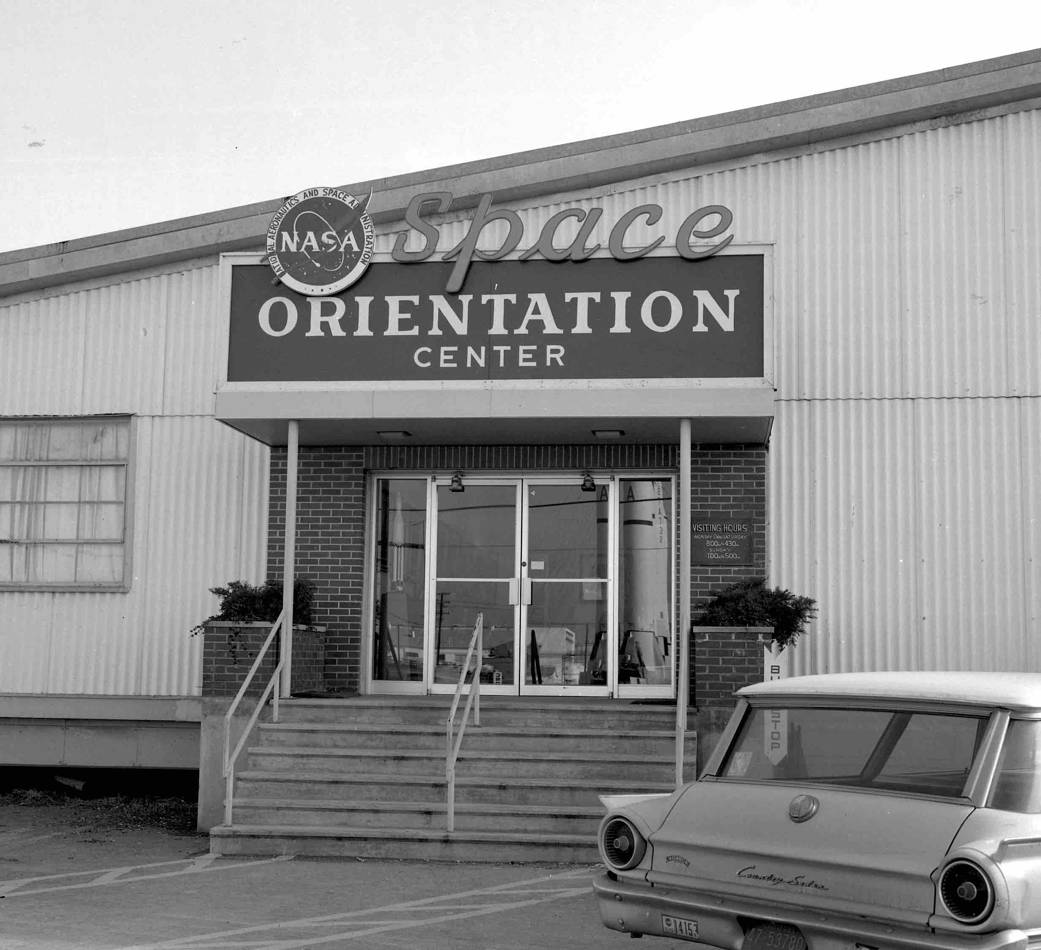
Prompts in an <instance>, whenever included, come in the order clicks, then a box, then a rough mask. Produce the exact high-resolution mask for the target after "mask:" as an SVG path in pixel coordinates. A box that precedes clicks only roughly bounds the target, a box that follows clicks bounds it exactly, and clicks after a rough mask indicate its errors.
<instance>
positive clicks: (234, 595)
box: [191, 578, 314, 637]
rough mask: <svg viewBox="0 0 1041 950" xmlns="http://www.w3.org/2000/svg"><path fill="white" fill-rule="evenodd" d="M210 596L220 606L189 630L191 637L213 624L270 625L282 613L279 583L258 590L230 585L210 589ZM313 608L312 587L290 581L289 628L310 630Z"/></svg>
mask: <svg viewBox="0 0 1041 950" xmlns="http://www.w3.org/2000/svg"><path fill="white" fill-rule="evenodd" d="M210 593H211V594H216V595H217V596H218V597H219V598H220V606H219V608H218V610H217V612H216V613H215V614H213V615H212V616H210V617H207V618H206V619H205V620H203V621H200V622H199V623H197V624H196V625H195V626H194V627H192V629H191V635H192V636H193V637H194V636H196V635H197V634H200V633H202V631H203V629H204V628H205V626H206V624H208V623H211V622H214V621H220V620H223V621H231V622H240V623H249V622H251V621H262V622H265V623H274V622H275V621H276V620H278V615H279V614H280V613H281V612H282V582H281V581H273V580H269V581H265V582H264V583H263V584H260V585H258V586H254V585H252V584H247V583H246V582H245V581H230V582H229V583H228V585H227V586H226V587H211V588H210ZM313 605H314V584H312V583H311V581H309V580H306V579H304V578H297V579H296V580H295V581H293V624H294V625H301V626H305V627H309V626H311V625H312V607H313Z"/></svg>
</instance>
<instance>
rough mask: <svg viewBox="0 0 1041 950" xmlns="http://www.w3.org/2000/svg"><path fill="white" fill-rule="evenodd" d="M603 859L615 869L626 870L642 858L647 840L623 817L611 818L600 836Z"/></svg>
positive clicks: (634, 865)
mask: <svg viewBox="0 0 1041 950" xmlns="http://www.w3.org/2000/svg"><path fill="white" fill-rule="evenodd" d="M600 841H601V844H602V846H603V851H604V859H605V860H606V861H607V863H608V864H609V865H610V866H611V867H612V868H614V869H615V870H616V871H628V870H629V869H630V868H634V867H636V865H637V864H639V863H640V862H641V861H642V860H643V856H644V853H645V852H646V851H647V841H646V840H645V839H644V837H643V835H641V834H640V832H638V831H637V830H636V829H635V828H634V827H633V825H632V823H631V822H630V821H628V820H626V819H625V818H612V819H611V820H610V821H609V822H607V824H606V825H604V830H603V832H602V834H601V836H600Z"/></svg>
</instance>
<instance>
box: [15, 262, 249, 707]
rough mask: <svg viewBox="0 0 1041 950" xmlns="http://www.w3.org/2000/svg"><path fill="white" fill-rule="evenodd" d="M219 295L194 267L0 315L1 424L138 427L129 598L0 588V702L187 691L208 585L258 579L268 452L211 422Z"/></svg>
mask: <svg viewBox="0 0 1041 950" xmlns="http://www.w3.org/2000/svg"><path fill="white" fill-rule="evenodd" d="M218 288H219V279H218V268H217V267H216V265H207V266H192V267H188V268H185V269H180V270H176V269H174V270H170V271H169V272H153V273H149V274H146V275H144V276H138V277H132V278H130V279H125V280H122V281H120V280H113V281H111V282H102V281H98V282H95V283H94V284H93V285H91V286H85V287H83V288H80V289H75V290H71V291H63V292H59V293H52V294H50V295H49V296H43V297H41V298H38V299H22V300H20V301H19V302H17V303H14V304H9V305H7V306H5V307H0V334H2V345H0V415H19V414H26V415H30V414H33V415H41V414H68V415H81V414H87V413H104V412H113V413H132V414H134V416H135V419H134V434H135V446H134V456H133V472H134V483H133V487H132V503H133V511H132V521H131V526H132V529H133V544H132V551H131V556H132V559H133V560H132V566H133V580H132V584H131V589H130V591H129V593H126V594H112V593H65V592H62V593H43V592H0V692H5V693H36V694H48V693H71V694H110V695H142V696H150V695H196V694H198V692H199V685H200V684H199V679H200V677H199V662H200V656H201V643H200V642H199V641H198V639H193V638H190V637H189V635H188V631H189V629H190V628H191V627H192V626H193V625H194V624H195V623H196V622H198V621H199V620H201V619H202V618H204V617H206V616H207V615H209V614H211V613H212V612H213V610H214V609H215V607H216V599H215V598H214V597H213V595H211V594H210V593H209V592H208V591H209V588H210V587H214V586H217V585H222V584H224V583H226V582H227V581H229V580H235V579H239V578H241V579H243V580H249V581H258V580H260V579H261V578H262V576H263V572H264V564H265V552H266V548H267V537H266V535H267V496H268V456H269V450H268V449H267V447H266V446H263V445H261V444H259V443H257V442H254V441H253V440H251V439H247V438H246V437H244V436H241V435H239V434H238V433H236V432H234V431H232V430H231V429H229V428H227V427H226V426H223V425H220V424H219V423H217V422H216V421H215V420H214V419H213V417H212V413H213V393H214V390H215V388H216V384H217V380H218V379H219V378H220V375H221V374H220V369H221V367H219V366H218V365H217V358H218V356H219V355H220V354H222V353H223V352H224V345H223V341H222V340H221V339H220V336H221V333H222V330H223V321H222V320H221V319H220V307H221V304H220V300H219V299H218ZM26 367H32V371H31V372H27V371H26Z"/></svg>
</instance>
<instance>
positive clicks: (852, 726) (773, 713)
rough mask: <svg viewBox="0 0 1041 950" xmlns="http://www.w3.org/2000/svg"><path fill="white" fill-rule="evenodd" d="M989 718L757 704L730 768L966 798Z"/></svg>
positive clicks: (746, 776)
mask: <svg viewBox="0 0 1041 950" xmlns="http://www.w3.org/2000/svg"><path fill="white" fill-rule="evenodd" d="M986 723H987V720H986V718H985V717H982V716H960V715H943V714H937V713H917V712H907V711H892V710H879V709H849V708H819V707H811V708H799V707H785V708H777V709H763V708H751V709H749V711H748V713H747V715H746V716H745V719H744V722H743V723H742V725H741V728H740V730H739V732H738V735H737V738H736V740H735V742H734V745H733V746H732V747H731V750H730V752H729V754H728V755H727V758H726V760H725V762H724V766H723V773H722V774H723V775H724V776H725V777H727V778H735V779H743V780H747V781H756V782H811V783H816V784H828V785H847V786H855V787H859V788H876V789H885V790H890V791H900V792H911V793H915V794H921V795H940V796H944V797H950V798H958V797H961V795H962V790H963V788H964V786H965V781H966V779H967V778H968V774H969V769H970V768H971V766H972V761H973V758H974V756H975V752H976V747H977V746H978V744H979V741H980V739H981V738H982V736H983V731H984V728H985V727H986Z"/></svg>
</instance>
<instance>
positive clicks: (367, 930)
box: [121, 868, 589, 950]
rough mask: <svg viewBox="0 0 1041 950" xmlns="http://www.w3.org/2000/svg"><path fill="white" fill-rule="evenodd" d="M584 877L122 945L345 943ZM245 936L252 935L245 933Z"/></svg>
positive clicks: (494, 908) (544, 896)
mask: <svg viewBox="0 0 1041 950" xmlns="http://www.w3.org/2000/svg"><path fill="white" fill-rule="evenodd" d="M588 877H589V870H588V869H587V868H582V869H581V870H577V871H566V872H562V873H560V874H550V875H546V876H543V877H536V878H530V879H528V880H525V881H511V882H509V883H507V884H499V885H495V886H493V887H485V888H479V889H477V890H471V891H461V892H459V893H456V894H440V895H438V896H436V897H427V898H422V899H420V900H414V901H404V902H401V903H397V904H385V905H383V906H381V907H370V908H367V909H365V910H355V911H347V912H345V913H342V914H327V915H323V916H321V917H299V918H296V919H290V920H281V921H276V922H272V923H269V924H258V925H254V926H251V927H238V928H236V929H234V930H221V931H214V932H212V933H208V934H198V935H197V936H194V937H178V938H175V939H173V940H164V941H160V942H159V943H149V944H134V945H133V946H130V947H123V948H121V950H304V948H308V947H318V946H321V945H323V944H329V943H336V942H338V943H341V944H345V943H347V942H348V941H352V940H358V939H360V938H362V937H371V936H373V935H375V934H381V933H388V932H390V931H395V930H408V929H410V928H416V927H431V926H436V925H438V924H443V923H447V922H449V921H453V920H465V919H467V918H472V917H483V916H488V915H491V914H500V913H506V912H509V911H514V910H519V909H523V908H526V907H534V906H536V905H538V904H544V903H547V902H549V901H556V900H565V899H567V898H575V897H583V896H586V895H587V894H588V893H589V886H588V884H587V883H585V881H586V879H588ZM578 878H581V879H583V883H582V885H581V886H575V881H576V879H578ZM481 898H487V900H481ZM503 898H505V900H504V899H503ZM463 902H465V903H463ZM331 928H335V932H333V933H330V932H329V930H330V929H331ZM308 930H310V931H312V933H311V934H310V935H309V936H308V935H305V934H306V933H307V931H308ZM315 931H320V932H321V933H318V932H315ZM250 937H252V938H253V939H252V940H251V939H248V938H250ZM243 938H247V939H243Z"/></svg>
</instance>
